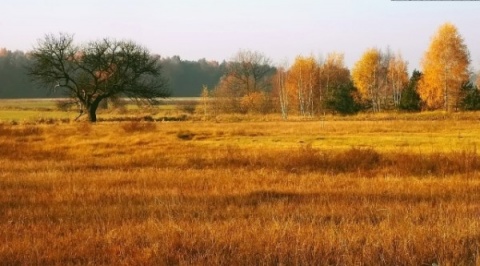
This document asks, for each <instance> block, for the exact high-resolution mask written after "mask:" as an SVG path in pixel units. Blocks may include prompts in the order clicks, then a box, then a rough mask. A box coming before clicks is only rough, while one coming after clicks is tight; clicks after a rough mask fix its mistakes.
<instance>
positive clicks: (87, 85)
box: [28, 34, 170, 122]
mask: <svg viewBox="0 0 480 266" xmlns="http://www.w3.org/2000/svg"><path fill="white" fill-rule="evenodd" d="M30 56H31V58H32V59H33V60H32V61H33V63H32V65H31V66H30V67H29V69H28V72H29V74H30V76H31V77H32V79H33V80H34V81H36V82H37V83H38V84H39V85H40V86H42V87H44V88H47V89H50V90H56V89H58V88H61V89H65V91H66V92H67V95H68V96H69V97H70V98H71V99H72V100H73V101H75V102H76V103H78V104H79V106H80V115H81V114H83V112H84V111H87V112H88V117H89V120H90V121H91V122H96V121H97V116H96V111H97V108H98V106H99V104H100V102H101V101H102V100H106V99H115V98H118V97H128V98H131V99H134V100H137V101H144V102H147V103H154V102H156V101H157V98H165V97H168V96H169V95H170V92H169V91H168V86H167V82H166V80H165V79H163V78H162V76H161V66H160V64H159V62H158V59H159V58H158V57H153V56H151V55H150V53H149V51H148V50H147V49H145V48H143V47H141V46H139V45H137V44H135V43H134V42H131V41H114V40H109V39H103V40H101V41H95V42H90V43H87V44H85V45H82V46H77V45H75V44H74V43H73V36H71V35H67V34H60V35H59V36H54V35H46V36H45V38H44V39H42V40H39V43H38V46H37V47H35V48H34V50H33V52H32V53H31V54H30Z"/></svg>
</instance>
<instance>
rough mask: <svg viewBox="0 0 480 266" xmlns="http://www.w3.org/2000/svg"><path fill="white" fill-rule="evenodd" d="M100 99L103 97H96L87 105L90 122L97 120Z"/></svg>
mask: <svg viewBox="0 0 480 266" xmlns="http://www.w3.org/2000/svg"><path fill="white" fill-rule="evenodd" d="M102 99H103V98H101V97H98V98H96V99H95V100H94V101H93V102H92V103H91V104H90V106H88V119H89V120H90V122H92V123H95V122H97V108H98V105H99V104H100V102H101V101H102Z"/></svg>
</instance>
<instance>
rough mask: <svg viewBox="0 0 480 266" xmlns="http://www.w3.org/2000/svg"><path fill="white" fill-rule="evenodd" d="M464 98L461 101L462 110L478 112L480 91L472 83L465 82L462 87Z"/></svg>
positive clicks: (479, 108)
mask: <svg viewBox="0 0 480 266" xmlns="http://www.w3.org/2000/svg"><path fill="white" fill-rule="evenodd" d="M462 89H463V92H464V95H465V97H464V98H463V100H462V109H463V110H467V111H476V110H480V91H479V90H478V87H477V86H475V85H473V84H472V82H466V83H465V84H463V86H462Z"/></svg>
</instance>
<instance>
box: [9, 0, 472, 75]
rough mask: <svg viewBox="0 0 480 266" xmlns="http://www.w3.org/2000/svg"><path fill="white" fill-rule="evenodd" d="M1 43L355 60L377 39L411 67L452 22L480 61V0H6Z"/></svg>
mask: <svg viewBox="0 0 480 266" xmlns="http://www.w3.org/2000/svg"><path fill="white" fill-rule="evenodd" d="M0 10H1V11H0V12H1V15H0V47H4V48H7V49H9V50H22V51H25V52H27V51H29V50H32V49H33V47H35V45H36V44H37V41H38V39H41V38H42V37H44V36H45V35H46V34H52V33H53V34H57V33H60V32H62V33H69V34H74V36H75V40H76V42H77V43H83V42H88V41H92V40H98V39H102V38H106V37H108V38H112V39H117V40H133V41H135V42H137V43H139V44H141V45H143V46H145V47H146V48H148V49H149V50H150V51H151V52H152V53H154V54H159V55H161V56H162V57H170V56H174V55H178V56H180V57H181V58H182V59H184V60H194V61H196V60H198V59H202V58H205V59H207V60H215V61H219V62H221V61H223V60H227V61H228V60H230V59H231V58H232V57H233V56H234V55H235V53H237V52H238V51H239V50H252V51H258V52H261V53H263V54H265V55H266V56H267V57H269V58H270V59H271V60H272V63H274V64H284V63H288V64H291V63H293V61H294V60H295V57H296V56H298V55H303V56H310V55H313V56H315V57H316V58H319V59H321V58H325V57H326V55H327V54H328V53H330V52H341V53H344V54H345V63H346V65H347V66H348V67H352V66H353V65H354V63H355V62H356V61H357V60H359V59H360V57H361V56H362V54H363V53H364V52H365V51H366V50H367V49H369V48H372V47H375V48H379V49H384V50H385V49H387V48H389V49H390V50H391V51H392V52H395V53H396V52H400V53H401V54H402V56H403V58H404V59H405V60H407V61H408V63H409V71H412V70H413V69H414V68H417V69H419V68H420V61H421V58H422V57H423V54H424V53H425V51H426V49H427V48H428V45H429V43H430V41H431V38H432V37H433V35H434V34H435V32H436V31H437V30H438V28H439V27H440V25H442V24H443V23H445V22H450V23H453V24H454V25H456V26H457V28H458V30H459V32H460V34H461V35H462V36H463V38H464V40H465V44H466V45H467V46H468V48H469V51H470V56H471V59H472V67H473V68H474V69H476V70H480V30H479V29H480V27H479V25H480V1H390V0H2V7H1V9H0Z"/></svg>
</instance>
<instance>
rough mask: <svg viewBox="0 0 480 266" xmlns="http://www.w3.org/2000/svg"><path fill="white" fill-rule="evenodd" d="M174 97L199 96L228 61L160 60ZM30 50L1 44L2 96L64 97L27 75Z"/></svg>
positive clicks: (210, 85)
mask: <svg viewBox="0 0 480 266" xmlns="http://www.w3.org/2000/svg"><path fill="white" fill-rule="evenodd" d="M160 62H161V65H162V70H163V75H164V77H165V78H167V79H168V83H169V87H170V90H171V92H172V96H173V97H198V96H199V93H200V91H201V88H202V86H203V85H206V86H209V87H214V86H216V85H217V83H218V82H219V80H220V77H221V76H223V75H224V72H225V68H226V64H227V63H226V62H221V63H218V62H216V61H207V60H205V59H200V60H198V61H187V60H182V59H181V58H180V57H179V56H173V57H167V58H162V59H161V60H160ZM30 64H31V61H30V59H29V56H28V53H25V52H22V51H10V50H7V49H6V48H0V98H6V99H9V98H46V97H65V95H64V94H63V91H57V92H49V91H46V90H41V89H38V86H36V85H35V84H34V83H33V82H32V81H31V80H30V78H29V76H28V75H27V71H26V67H27V66H29V65H30Z"/></svg>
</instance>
